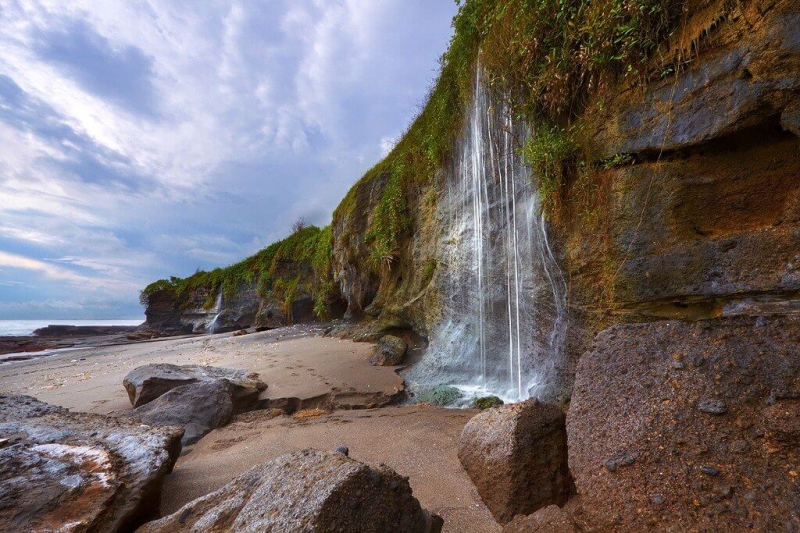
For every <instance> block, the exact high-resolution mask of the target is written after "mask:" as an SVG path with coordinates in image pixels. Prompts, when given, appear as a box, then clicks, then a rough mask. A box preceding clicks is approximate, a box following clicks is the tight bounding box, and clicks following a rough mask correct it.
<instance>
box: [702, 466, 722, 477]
mask: <svg viewBox="0 0 800 533" xmlns="http://www.w3.org/2000/svg"><path fill="white" fill-rule="evenodd" d="M700 471H701V472H702V473H704V474H705V475H707V476H718V475H720V474H721V473H722V472H720V470H719V468H717V467H714V466H711V465H703V466H701V467H700Z"/></svg>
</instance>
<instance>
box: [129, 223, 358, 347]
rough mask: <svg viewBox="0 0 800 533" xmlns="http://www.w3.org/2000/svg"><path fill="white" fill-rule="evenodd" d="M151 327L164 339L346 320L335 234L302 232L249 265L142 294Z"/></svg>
mask: <svg viewBox="0 0 800 533" xmlns="http://www.w3.org/2000/svg"><path fill="white" fill-rule="evenodd" d="M141 299H142V303H143V304H144V305H145V316H146V317H147V321H146V323H145V324H144V326H143V328H144V329H146V330H149V331H153V332H156V333H159V334H168V335H169V334H182V333H208V332H210V333H222V332H225V331H232V330H236V329H241V328H248V327H251V326H254V327H257V328H275V327H280V326H285V325H288V324H292V323H298V322H307V321H310V320H315V319H317V318H323V319H328V318H335V317H339V316H341V315H342V313H343V312H344V305H343V303H342V302H341V296H340V295H339V291H338V290H337V288H336V287H335V285H334V284H333V281H332V279H331V268H330V230H329V228H325V229H319V228H316V227H313V226H310V227H305V228H300V229H298V230H297V231H295V232H294V233H293V234H292V235H290V236H289V237H287V238H286V239H284V240H282V241H278V242H276V243H274V244H272V245H270V246H269V247H267V248H265V249H264V250H261V251H260V252H258V253H257V254H256V255H254V256H251V257H249V258H247V259H245V260H244V261H242V262H240V263H237V264H235V265H231V266H229V267H227V268H224V269H222V268H220V269H216V270H213V271H211V272H197V273H195V274H194V275H192V276H190V277H188V278H185V279H180V278H170V279H169V280H159V281H156V282H154V283H152V284H150V285H149V286H148V287H146V288H145V289H144V290H143V291H142V296H141Z"/></svg>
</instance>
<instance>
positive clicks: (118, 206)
mask: <svg viewBox="0 0 800 533" xmlns="http://www.w3.org/2000/svg"><path fill="white" fill-rule="evenodd" d="M454 11H455V4H454V3H453V2H452V1H451V0H437V1H430V0H386V1H382V2H375V1H374V0H337V1H333V2H323V1H320V0H275V1H273V2H262V3H251V2H240V1H235V0H229V1H222V2H215V3H199V4H198V3H190V4H187V3H185V2H178V1H168V0H165V1H159V2H148V1H145V0H106V1H104V2H96V1H94V0H74V1H70V2H59V1H55V0H10V1H9V2H7V3H5V4H4V5H3V8H2V9H0V27H2V28H3V31H2V32H0V72H2V73H3V74H0V205H3V209H2V210H0V251H2V253H3V254H4V256H3V257H5V261H6V263H5V266H6V268H5V269H4V271H3V272H2V274H0V277H2V278H4V279H0V281H1V282H3V283H4V284H0V303H16V304H19V305H23V304H24V302H32V301H37V302H47V301H77V300H79V299H81V298H82V299H83V300H82V301H83V303H82V304H81V305H82V306H83V307H82V309H83V308H86V306H90V307H91V306H93V305H94V306H96V307H95V308H96V309H97V310H98V312H102V313H107V312H111V311H109V309H110V308H109V307H106V306H104V304H102V301H108V302H112V301H113V302H122V301H126V302H132V305H136V301H137V298H136V296H137V293H138V290H139V289H140V288H141V287H142V286H144V285H145V284H146V283H148V282H149V281H152V280H154V279H157V278H160V277H166V276H169V275H188V274H191V273H192V272H193V271H194V270H195V269H196V268H198V267H199V268H202V269H211V268H214V267H216V266H223V265H225V264H228V263H231V262H234V261H237V260H239V259H241V258H244V257H245V256H247V255H249V254H251V253H253V252H255V251H256V250H257V249H258V248H259V247H262V246H265V245H267V244H269V243H270V242H271V241H273V240H275V239H277V238H281V237H283V236H285V235H287V234H288V232H289V229H290V226H291V224H292V222H293V221H294V220H295V219H296V218H298V217H300V216H303V217H305V218H306V219H307V220H308V221H310V222H312V223H316V224H327V223H328V222H329V221H330V215H331V212H332V210H333V208H334V207H335V206H336V204H337V203H338V201H339V199H340V198H342V197H343V196H344V193H345V192H346V190H347V189H348V188H349V187H350V186H351V185H352V184H353V183H354V182H355V181H356V180H357V179H358V178H359V177H360V175H361V174H362V173H363V172H364V171H365V170H367V169H368V168H369V167H370V166H372V165H373V164H374V163H375V162H376V161H377V159H378V158H379V157H381V156H382V155H383V154H384V153H385V151H386V149H387V147H388V146H389V143H390V140H391V139H395V138H397V137H398V136H399V135H400V134H401V133H402V131H403V130H404V129H405V127H406V125H407V124H408V121H409V120H410V118H411V116H412V115H413V113H414V110H415V109H416V106H417V105H418V104H419V103H420V101H421V100H422V99H423V98H424V95H425V93H426V91H427V87H428V86H429V84H430V82H431V80H432V78H433V77H434V76H435V74H436V68H437V58H438V57H439V55H440V54H441V53H442V52H443V51H444V49H445V46H446V43H447V41H448V39H449V35H450V28H449V23H450V19H451V17H452V15H453V13H454ZM12 261H13V265H12V264H11V263H12ZM17 278H19V279H17ZM12 282H13V283H12ZM14 283H16V284H14ZM19 283H22V285H20V284H19ZM63 285H69V286H70V287H72V288H73V290H72V293H73V294H72V295H70V294H68V293H67V291H65V290H63ZM76 287H78V288H80V291H79V293H78V292H76V291H75V288H76ZM115 291H116V292H115ZM33 293H35V296H36V297H35V298H34V297H32V296H33ZM112 307H113V308H114V309H118V310H119V309H123V308H125V306H124V305H121V304H119V305H118V303H115V304H114V305H113V306H112ZM51 308H52V306H51V307H47V306H45V307H39V308H38V309H39V310H40V311H41V310H42V309H51ZM5 309H7V310H8V309H11V307H6V308H5ZM10 312H11V311H8V313H10ZM87 312H89V311H87ZM95 318H99V317H95Z"/></svg>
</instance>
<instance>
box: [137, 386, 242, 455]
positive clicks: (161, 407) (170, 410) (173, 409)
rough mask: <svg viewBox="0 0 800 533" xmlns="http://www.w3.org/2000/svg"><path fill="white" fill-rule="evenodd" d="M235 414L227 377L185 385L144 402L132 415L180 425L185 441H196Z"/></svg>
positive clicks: (152, 422)
mask: <svg viewBox="0 0 800 533" xmlns="http://www.w3.org/2000/svg"><path fill="white" fill-rule="evenodd" d="M232 415H233V396H232V391H231V384H230V382H229V381H227V380H225V379H216V380H214V381H200V382H197V383H190V384H189V385H181V386H180V387H176V388H174V389H172V390H171V391H169V392H167V393H165V394H162V395H161V396H159V397H158V398H156V399H155V400H153V401H152V402H149V403H146V404H144V405H140V406H139V407H137V408H136V409H134V410H133V412H132V413H130V414H129V415H127V416H129V417H131V418H135V419H136V420H139V421H140V422H142V423H143V424H147V425H149V426H157V427H166V426H180V427H182V428H183V429H184V430H185V432H184V434H183V439H182V440H181V444H182V445H183V446H188V445H190V444H194V443H195V442H197V441H198V440H200V439H201V438H203V437H204V436H205V435H207V434H208V433H210V432H211V431H212V430H214V429H216V428H218V427H220V426H224V425H225V424H227V423H228V422H229V421H230V419H231V416H232Z"/></svg>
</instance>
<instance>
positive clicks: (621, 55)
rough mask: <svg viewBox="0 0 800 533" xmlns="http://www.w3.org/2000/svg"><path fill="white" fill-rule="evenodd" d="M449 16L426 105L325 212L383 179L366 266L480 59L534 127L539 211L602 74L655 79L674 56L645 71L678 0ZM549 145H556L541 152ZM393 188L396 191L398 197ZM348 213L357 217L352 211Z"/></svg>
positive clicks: (376, 259) (400, 230)
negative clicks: (447, 35)
mask: <svg viewBox="0 0 800 533" xmlns="http://www.w3.org/2000/svg"><path fill="white" fill-rule="evenodd" d="M457 3H459V4H460V7H459V10H458V14H457V15H456V16H455V18H454V19H453V28H454V30H455V31H454V35H453V37H452V39H451V41H450V46H449V48H448V50H447V52H446V53H445V54H444V55H443V56H442V58H441V73H440V75H439V79H438V81H437V82H436V84H435V86H434V87H433V89H432V90H431V92H430V94H429V96H428V99H427V103H426V105H425V106H424V107H423V109H422V112H421V113H420V115H419V116H418V117H417V119H416V120H415V121H414V122H413V123H412V124H411V126H410V127H409V128H408V130H407V131H406V133H405V134H404V135H403V137H402V138H401V140H400V141H399V142H398V143H397V146H396V147H395V148H394V150H393V151H392V152H391V153H390V154H389V155H388V156H387V157H386V158H385V159H384V160H383V161H381V162H380V163H378V164H377V165H376V166H375V167H373V168H372V169H371V170H370V171H368V172H367V173H366V174H365V175H364V177H363V178H362V179H361V180H360V181H359V182H358V183H357V184H356V185H355V186H354V187H353V188H352V189H351V190H350V192H349V193H348V195H347V196H346V197H345V199H344V200H343V201H342V203H341V204H340V205H339V207H338V208H337V210H336V213H334V220H337V221H338V220H340V219H341V218H342V217H343V218H344V219H345V220H346V221H349V219H350V217H351V216H353V215H354V210H355V204H356V202H355V196H356V192H357V191H358V190H359V188H361V187H364V186H366V185H368V184H375V183H378V182H377V180H378V179H379V178H381V179H384V180H387V184H386V185H385V187H384V188H383V193H382V197H381V200H380V201H379V202H378V204H377V205H376V207H375V208H374V210H373V211H372V212H367V213H363V215H365V216H368V217H369V222H368V228H367V234H366V235H367V241H368V242H367V244H368V245H373V246H374V247H373V248H372V249H371V251H372V253H371V254H370V263H371V266H373V267H374V266H376V265H377V264H383V265H387V266H391V264H392V261H393V260H394V259H395V258H396V257H397V255H398V253H399V247H400V241H401V239H402V237H403V235H404V232H405V231H406V230H408V229H410V227H411V222H410V219H409V217H408V213H407V206H406V201H405V200H404V198H405V197H407V196H409V194H410V193H411V192H412V188H414V187H419V186H420V185H425V184H429V183H430V182H431V180H432V177H433V175H434V172H435V170H436V169H437V168H438V167H440V166H441V165H442V163H443V162H445V161H446V159H447V157H448V156H449V153H450V151H451V149H452V147H453V139H454V137H455V136H456V135H457V134H458V133H459V131H460V128H461V126H462V123H463V119H464V112H465V110H466V108H467V104H468V102H469V98H470V96H471V91H472V83H473V79H474V73H475V70H474V69H475V62H476V59H477V58H478V56H480V61H481V65H482V66H483V68H484V71H485V74H486V77H487V80H488V84H489V86H490V87H491V88H493V89H496V90H498V91H502V92H503V93H504V94H506V95H508V96H509V97H510V99H511V102H512V105H513V108H514V110H515V112H516V114H517V116H518V118H520V119H522V120H525V121H527V122H528V123H530V124H532V125H533V126H534V130H535V131H536V134H535V136H534V137H533V138H532V139H531V141H530V145H529V146H528V147H527V150H526V152H527V153H528V155H529V156H531V159H530V163H531V165H532V166H533V167H534V170H536V171H537V176H538V179H539V180H540V186H541V187H542V191H541V195H542V200H543V205H544V208H545V210H546V211H552V210H553V209H554V208H556V207H557V203H558V202H557V198H558V195H559V194H560V193H561V189H562V187H563V186H564V184H565V182H566V179H567V177H568V175H569V174H571V173H573V172H574V169H575V165H576V164H577V163H579V162H580V161H581V160H585V159H587V157H586V156H585V152H586V151H587V150H586V147H581V146H580V145H579V143H578V142H576V141H575V140H574V139H575V138H576V137H577V135H576V131H575V120H576V119H577V118H578V117H580V115H581V113H583V111H584V107H585V105H586V101H587V98H588V96H589V94H590V93H591V91H592V90H593V89H595V88H596V87H598V86H599V85H600V84H601V83H602V82H603V80H604V79H606V78H609V77H616V76H627V77H632V78H633V79H639V80H648V79H660V78H663V77H664V76H665V75H669V74H670V73H672V72H674V71H675V65H674V62H673V59H675V58H665V61H663V62H662V63H666V66H665V65H664V64H662V65H659V66H657V67H653V69H652V72H651V71H645V68H644V67H645V65H646V64H647V61H648V59H649V58H650V57H651V56H652V54H653V53H654V51H655V50H656V48H657V47H658V45H659V44H660V43H663V42H664V41H665V40H666V39H667V38H668V37H669V36H670V35H671V33H672V32H674V31H675V29H676V28H677V27H678V23H679V21H680V19H681V16H682V15H683V14H684V10H685V6H686V0H598V1H593V2H590V1H589V0H504V1H498V0H468V1H466V2H461V1H458V0H457ZM548 148H554V149H555V152H552V153H550V152H546V150H547V149H548ZM399 195H402V196H403V198H400V196H399ZM356 215H361V213H357V214H356Z"/></svg>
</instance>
